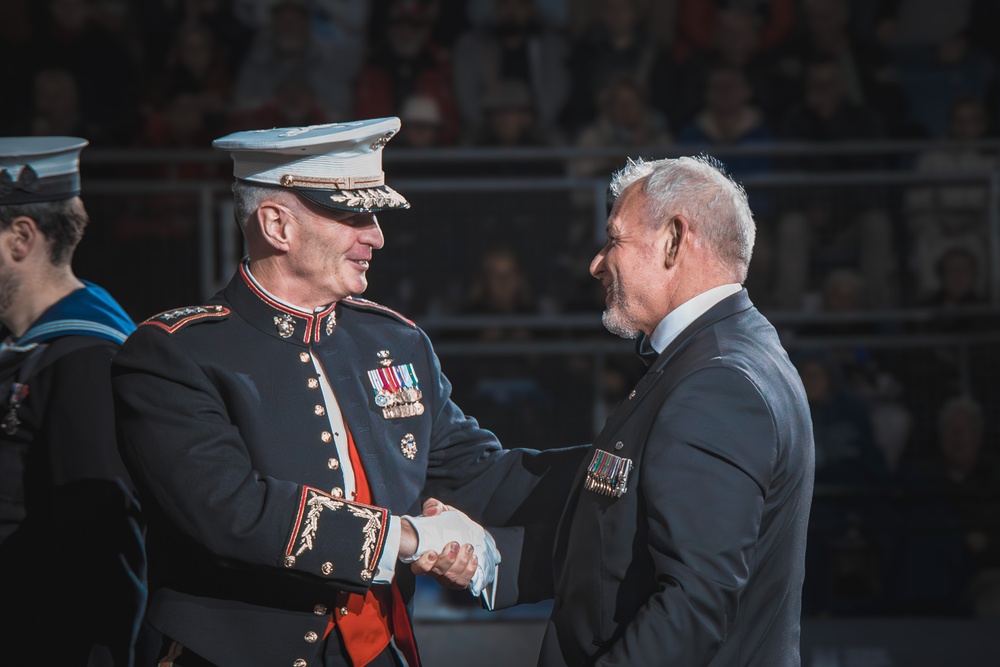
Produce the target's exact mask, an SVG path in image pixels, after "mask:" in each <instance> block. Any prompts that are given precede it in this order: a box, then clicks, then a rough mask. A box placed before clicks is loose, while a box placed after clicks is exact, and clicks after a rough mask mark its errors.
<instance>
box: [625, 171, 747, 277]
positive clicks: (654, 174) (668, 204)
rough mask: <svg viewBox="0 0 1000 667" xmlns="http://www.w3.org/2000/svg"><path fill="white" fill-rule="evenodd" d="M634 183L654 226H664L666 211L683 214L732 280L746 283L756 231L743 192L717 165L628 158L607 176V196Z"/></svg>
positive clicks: (667, 213)
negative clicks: (646, 204)
mask: <svg viewBox="0 0 1000 667" xmlns="http://www.w3.org/2000/svg"><path fill="white" fill-rule="evenodd" d="M639 181H642V184H641V186H640V187H641V188H642V193H643V194H644V195H646V196H647V197H648V199H649V211H650V213H651V214H652V217H653V219H654V221H655V224H657V225H662V224H665V223H666V222H667V219H668V218H667V216H669V215H670V214H671V213H675V212H679V213H683V214H684V215H685V216H686V217H687V218H688V220H689V222H690V223H691V228H692V229H693V230H694V231H695V232H696V233H697V234H698V235H699V236H700V237H701V238H703V239H705V240H706V242H707V243H708V245H709V246H710V247H711V249H712V250H713V251H714V252H715V254H716V255H717V256H718V258H719V260H720V261H721V262H722V264H723V265H724V266H725V267H726V268H728V269H731V270H732V271H733V272H734V273H735V275H736V277H737V279H738V280H737V282H739V283H741V284H742V283H743V281H745V280H746V277H747V269H748V268H749V266H750V257H751V256H752V255H753V244H754V239H755V238H756V234H757V228H756V225H755V224H754V220H753V213H752V212H751V211H750V204H749V202H748V201H747V193H746V191H745V190H744V189H743V186H742V185H740V184H739V183H737V182H736V181H735V180H733V178H732V177H731V176H729V174H727V173H726V170H725V166H724V165H723V164H722V163H721V162H719V161H718V160H717V159H715V158H713V157H710V156H707V155H698V156H685V157H678V158H668V159H663V160H651V161H648V162H647V161H645V160H643V159H641V158H640V159H638V160H632V159H629V161H628V163H627V164H626V165H625V166H624V167H623V168H622V169H620V170H619V171H618V172H616V173H615V174H614V175H613V176H612V178H611V196H612V197H614V198H615V199H617V198H618V197H619V196H620V195H621V193H622V192H624V191H625V189H626V188H627V187H629V186H630V185H632V184H633V183H636V182H639Z"/></svg>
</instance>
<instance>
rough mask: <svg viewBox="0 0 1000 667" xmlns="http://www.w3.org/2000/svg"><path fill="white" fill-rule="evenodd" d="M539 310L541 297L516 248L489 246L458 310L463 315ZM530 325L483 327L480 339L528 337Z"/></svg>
mask: <svg viewBox="0 0 1000 667" xmlns="http://www.w3.org/2000/svg"><path fill="white" fill-rule="evenodd" d="M539 312H540V304H539V300H538V298H537V296H536V294H535V292H534V290H533V289H532V287H531V283H530V282H529V280H528V276H527V275H526V274H525V273H524V271H523V270H522V269H521V262H520V259H519V258H518V255H517V253H516V252H515V251H514V249H513V248H510V247H508V246H497V247H493V248H491V249H489V250H488V251H487V252H486V253H485V254H484V255H483V257H482V259H481V260H480V262H479V270H478V273H477V275H476V277H475V279H474V280H473V281H472V283H471V284H470V286H469V289H468V292H467V293H466V295H465V300H464V302H463V303H462V305H461V307H460V309H459V313H460V314H463V315H494V316H505V315H506V316H510V315H533V314H537V313H539ZM531 337H532V334H531V330H530V329H528V328H527V327H514V328H507V327H503V326H498V327H489V328H484V329H482V330H481V331H480V332H479V339H480V340H487V341H499V340H519V341H524V340H529V339H530V338H531Z"/></svg>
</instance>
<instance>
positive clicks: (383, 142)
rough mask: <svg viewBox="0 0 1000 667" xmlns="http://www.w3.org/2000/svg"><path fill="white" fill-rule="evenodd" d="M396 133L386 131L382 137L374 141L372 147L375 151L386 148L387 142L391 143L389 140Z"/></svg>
mask: <svg viewBox="0 0 1000 667" xmlns="http://www.w3.org/2000/svg"><path fill="white" fill-rule="evenodd" d="M394 134H396V133H395V132H386V133H385V134H383V135H382V136H381V137H379V138H378V139H376V140H375V141H373V142H372V145H371V146H370V148H371V149H372V150H373V151H377V150H378V149H380V148H385V145H386V144H387V143H389V140H390V139H392V135H394Z"/></svg>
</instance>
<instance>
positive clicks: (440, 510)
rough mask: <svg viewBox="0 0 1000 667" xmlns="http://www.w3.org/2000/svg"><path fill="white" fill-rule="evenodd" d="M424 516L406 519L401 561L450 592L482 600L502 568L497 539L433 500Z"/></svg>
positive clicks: (401, 545)
mask: <svg viewBox="0 0 1000 667" xmlns="http://www.w3.org/2000/svg"><path fill="white" fill-rule="evenodd" d="M423 511H424V513H423V514H422V515H421V516H402V517H400V518H401V519H402V526H401V528H402V535H401V538H400V548H399V560H401V561H403V562H404V563H412V565H411V568H412V569H413V571H414V572H415V573H416V574H430V575H431V576H433V577H434V578H435V579H437V580H438V582H440V583H441V584H443V585H445V586H448V587H449V588H468V589H469V590H470V591H471V592H472V594H473V595H474V596H476V597H479V595H480V594H482V592H483V591H484V590H485V589H486V587H487V586H489V585H490V584H492V583H493V582H494V580H495V579H496V573H497V567H498V566H499V564H500V553H499V552H498V551H497V547H496V543H495V542H494V541H493V536H492V535H490V534H489V533H488V532H486V530H485V529H484V528H483V527H482V526H480V525H479V524H478V523H476V522H475V521H473V520H472V519H470V518H469V517H468V516H466V515H465V514H464V513H463V512H460V511H459V510H456V509H455V508H453V507H451V506H448V505H445V504H443V503H441V502H440V501H438V500H435V499H433V498H431V499H429V500H428V501H427V502H425V503H424V507H423Z"/></svg>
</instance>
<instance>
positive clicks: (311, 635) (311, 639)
mask: <svg viewBox="0 0 1000 667" xmlns="http://www.w3.org/2000/svg"><path fill="white" fill-rule="evenodd" d="M303 639H305V640H306V643H307V644H315V643H316V640H317V639H319V635H318V634H316V633H315V632H313V631H312V630H310V631H309V632H307V633H306V636H305V637H303Z"/></svg>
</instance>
